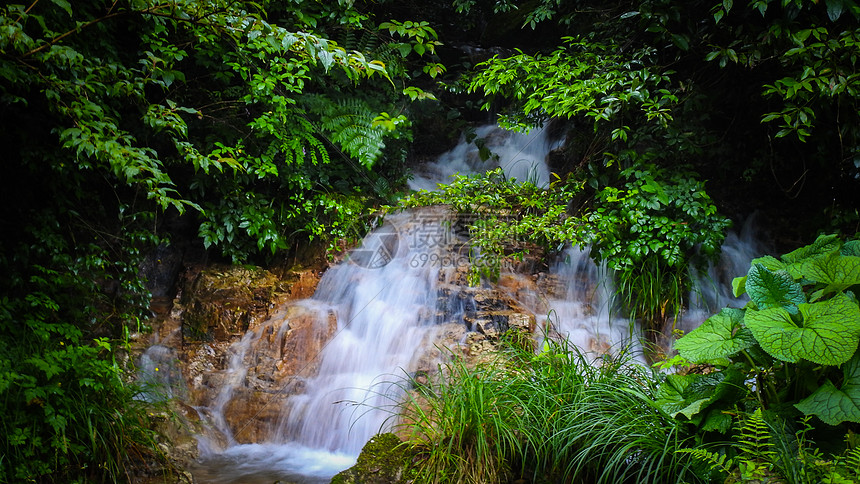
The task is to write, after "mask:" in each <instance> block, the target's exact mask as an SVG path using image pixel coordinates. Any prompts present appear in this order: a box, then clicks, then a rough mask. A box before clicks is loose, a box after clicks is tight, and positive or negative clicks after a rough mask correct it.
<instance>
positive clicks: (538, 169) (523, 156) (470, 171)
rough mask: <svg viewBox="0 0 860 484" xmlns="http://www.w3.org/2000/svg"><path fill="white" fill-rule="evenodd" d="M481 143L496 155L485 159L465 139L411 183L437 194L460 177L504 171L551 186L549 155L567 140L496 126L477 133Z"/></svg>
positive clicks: (537, 132)
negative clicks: (444, 186) (436, 191)
mask: <svg viewBox="0 0 860 484" xmlns="http://www.w3.org/2000/svg"><path fill="white" fill-rule="evenodd" d="M475 134H476V135H477V138H478V139H483V140H484V143H485V144H484V146H485V147H486V148H487V149H489V151H490V152H491V153H492V154H493V155H495V156H492V157H490V158H489V159H487V160H483V159H482V158H481V149H480V148H479V147H478V146H477V145H476V144H474V143H468V142H466V141H465V139H462V140H461V141H460V143H459V144H458V145H457V146H456V147H455V148H454V149H452V150H451V151H448V152H446V153H443V154H442V155H441V156H439V158H437V159H436V160H435V161H434V162H432V163H428V164H426V165H424V166H423V167H422V169H421V170H420V171H419V172H418V173H417V174H416V176H415V178H413V179H412V180H410V181H409V188H411V189H413V190H435V189H436V188H437V185H438V184H440V183H450V182H451V181H452V177H453V176H454V175H456V174H460V175H474V174H477V173H483V172H485V171H488V170H492V169H494V168H501V169H502V171H504V173H505V176H506V177H507V178H509V179H513V178H515V179H517V180H519V181H521V182H524V181H529V182H532V183H534V184H535V185H537V186H540V187H542V186H546V185H547V184H549V168H548V167H547V163H546V156H547V154H548V153H549V152H550V151H552V150H554V149H556V148H558V147H559V146H560V145H561V143H562V141H563V140H555V141H553V140H550V139H549V136H548V135H547V133H546V130H545V129H534V130H532V131H531V132H530V133H529V134H523V133H517V132H513V131H506V130H503V129H500V128H499V127H498V126H495V125H487V126H482V127H480V128H478V129H477V130H475Z"/></svg>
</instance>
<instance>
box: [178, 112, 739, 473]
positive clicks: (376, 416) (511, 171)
mask: <svg viewBox="0 0 860 484" xmlns="http://www.w3.org/2000/svg"><path fill="white" fill-rule="evenodd" d="M478 135H479V136H482V137H484V138H486V140H487V146H488V147H489V148H490V149H491V150H492V151H494V152H495V153H496V154H497V155H498V159H496V160H495V161H492V160H491V161H487V162H482V161H480V158H479V156H478V150H477V148H476V147H475V146H474V145H473V144H467V143H461V144H460V145H458V146H457V147H456V148H455V149H453V150H452V151H450V152H448V153H445V154H444V155H442V156H441V157H440V158H439V159H438V160H437V161H436V162H434V163H431V164H428V165H427V166H425V167H424V170H423V172H422V173H421V174H420V175H419V176H417V177H416V178H415V179H414V180H413V181H412V183H411V187H412V188H416V189H435V188H436V187H437V184H438V183H445V182H449V181H450V180H451V175H453V174H455V173H461V174H468V173H477V172H479V171H485V170H487V169H490V168H494V167H496V166H501V167H502V168H503V169H504V170H505V171H506V175H507V176H508V177H509V178H517V179H518V180H529V181H532V182H535V183H536V184H538V185H545V184H547V183H548V181H549V170H548V168H547V166H546V161H545V159H546V155H547V153H548V152H549V150H550V149H552V148H554V147H555V146H556V145H554V144H552V143H551V142H549V141H548V140H547V139H546V137H545V136H544V134H543V132H542V131H535V132H533V133H532V134H530V135H528V136H526V135H519V134H511V133H504V132H501V131H499V130H498V128H493V127H484V128H480V129H479V130H478ZM450 226H451V225H450V223H449V222H448V219H447V216H446V215H444V214H443V213H442V212H441V211H440V210H439V209H424V210H416V211H410V212H404V213H403V214H398V215H395V216H389V217H388V219H387V220H386V224H385V225H383V226H382V227H381V228H379V229H377V231H375V232H373V233H372V234H370V235H368V237H367V238H366V239H365V240H364V242H363V245H362V246H361V247H359V249H357V250H356V251H354V252H353V253H352V259H351V260H350V261H347V262H343V263H341V264H339V265H337V266H335V267H333V268H331V269H329V270H328V271H327V272H326V273H325V275H324V276H323V278H322V280H321V281H320V283H319V286H318V288H317V291H316V293H315V295H314V297H313V299H312V300H309V301H304V302H300V303H298V304H301V305H303V306H306V307H307V308H308V309H309V310H311V311H316V312H317V314H318V315H317V316H316V318H317V321H318V322H317V325H318V326H319V328H320V329H319V334H320V335H322V334H325V327H326V326H327V324H328V321H329V319H328V315H329V314H330V313H331V312H333V313H334V314H335V316H336V324H337V328H336V330H335V332H334V334H333V335H332V336H331V338H330V339H328V340H326V341H327V342H325V343H324V344H320V345H319V346H320V351H319V354H318V356H317V358H318V360H316V361H318V371H317V372H315V373H314V374H312V375H303V380H302V382H301V383H302V385H301V386H300V387H299V388H300V390H299V391H298V392H297V393H296V394H294V395H292V396H290V397H289V398H286V399H285V403H283V404H281V403H278V405H283V406H282V407H281V408H280V409H279V412H280V415H281V418H280V420H279V422H278V423H277V426H276V427H277V428H276V429H275V430H274V431H273V432H272V433H271V436H270V437H269V438H268V440H267V441H266V442H262V443H257V444H237V443H236V441H235V440H234V438H233V435H232V431H231V429H230V428H229V426H228V425H227V423H226V421H225V420H224V411H225V409H226V408H227V406H228V404H229V403H230V401H231V399H232V398H234V393H235V392H236V391H237V390H238V389H240V388H242V387H243V386H248V385H249V384H248V382H247V381H246V380H247V364H248V363H247V362H248V361H254V360H255V358H256V357H255V355H254V353H253V352H254V350H253V345H254V344H255V342H256V341H258V340H259V339H260V338H261V337H262V336H263V334H264V329H265V328H266V325H265V324H264V325H263V326H262V327H260V328H257V329H256V331H249V332H248V334H246V335H245V336H244V337H243V338H242V340H241V341H240V342H237V343H235V344H234V345H233V347H232V348H231V355H230V365H229V369H228V371H227V373H226V375H225V377H224V380H223V386H222V387H221V388H220V391H219V393H218V396H217V398H216V399H215V401H214V402H213V403H212V404H211V406H210V408H207V409H204V412H203V413H204V414H206V415H209V416H210V419H209V420H210V423H211V424H212V425H213V426H214V427H215V428H216V429H218V430H219V431H220V433H221V434H222V435H223V437H224V440H225V442H226V446H224V445H223V442H222V443H219V442H218V441H217V440H215V439H208V438H206V437H202V438H201V444H200V450H201V456H202V457H201V462H200V466H199V468H198V469H197V470H196V471H195V477H196V478H197V480H198V481H199V482H205V483H212V484H228V483H230V484H232V483H251V484H254V483H260V484H263V483H266V484H268V483H271V482H274V481H277V480H281V481H284V482H303V483H304V482H306V483H317V482H327V481H328V480H329V479H330V478H331V476H333V475H334V474H335V473H337V472H339V471H341V470H343V469H345V468H347V467H350V466H351V465H352V464H353V463H354V462H355V459H356V457H357V455H358V453H359V451H360V450H361V447H362V446H363V445H364V443H365V442H366V441H367V440H368V439H369V438H370V437H372V436H373V435H374V434H376V433H378V432H380V431H384V430H386V429H387V428H389V426H390V425H391V424H392V420H391V418H392V416H391V414H390V413H389V412H388V411H384V410H377V409H376V408H377V407H380V406H386V405H389V404H391V403H392V402H394V401H396V400H397V399H398V397H399V395H400V392H401V391H402V388H401V387H400V386H399V385H397V384H396V383H395V382H399V381H401V380H400V378H401V377H402V376H403V375H404V373H409V372H411V371H414V370H415V365H416V361H417V360H418V358H419V357H420V356H421V355H422V354H423V353H424V350H425V348H426V347H427V346H428V343H431V344H432V340H433V336H434V332H435V331H436V327H437V326H436V324H435V323H436V312H437V309H438V306H437V305H438V303H439V302H438V301H437V297H438V294H439V287H440V286H439V285H440V283H442V284H444V283H446V282H448V279H449V277H450V276H451V274H452V266H455V265H456V264H457V263H459V262H460V261H462V260H463V258H462V257H461V256H462V254H456V253H455V254H453V255H452V253H451V249H452V248H453V247H455V246H456V245H457V243H458V242H459V241H458V240H457V239H456V236H455V235H454V234H453V233H452V232H451V230H450ZM738 241H739V245H743V244H741V243H740V242H742V241H741V239H738ZM729 250H730V251H731V249H729ZM728 257H729V258H734V257H735V256H734V255H729V256H728ZM744 257H745V256H744ZM747 263H748V259H747V260H746V261H743V262H740V264H741V265H743V264H747ZM742 270H743V272H741V273H736V274H733V275H741V274H742V273H744V272H745V271H746V267H744V268H743V269H742ZM729 271H732V270H731V269H730V270H729ZM549 277H551V278H553V281H554V285H555V287H556V289H555V290H554V291H552V293H551V294H544V295H539V294H532V295H531V296H530V302H523V304H524V306H527V307H530V308H531V309H532V310H533V311H534V312H535V315H536V316H537V319H538V321H539V323H541V326H542V329H544V330H545V331H546V334H548V335H550V336H551V337H559V338H563V339H566V340H568V341H569V342H570V343H571V344H574V345H576V346H577V347H579V348H580V349H582V350H583V351H585V352H588V353H591V354H593V355H595V356H596V355H599V354H601V353H604V352H607V351H613V352H614V351H618V350H621V349H622V348H626V347H628V346H629V347H632V348H631V351H633V352H634V353H640V354H641V350H640V349H639V345H638V341H637V335H638V328H636V327H635V326H631V324H630V323H629V321H627V320H626V319H623V318H619V317H617V316H616V315H615V309H616V308H615V307H614V304H613V302H612V301H613V293H614V288H613V285H612V277H611V275H610V274H609V273H608V271H607V270H606V268H605V266H604V267H600V266H597V265H595V264H594V263H593V262H592V261H591V259H590V258H589V257H588V253H587V251H584V250H581V249H579V248H569V249H567V250H566V251H565V253H564V254H563V255H562V257H560V258H559V260H558V262H557V263H555V264H554V265H553V266H552V267H551V268H550V271H549ZM710 278H711V280H713V281H720V280H721V279H720V277H718V274H716V273H714V274H712V275H711V276H710ZM729 282H730V279H729ZM720 284H722V283H720ZM720 291H722V292H723V293H725V291H726V290H725V289H720V290H719V291H716V292H715V294H717V293H719V292H720ZM702 294H704V293H702ZM713 297H714V298H716V297H717V296H716V295H714V296H713ZM705 299H706V298H705V297H703V298H702V299H701V300H702V301H704V300H705ZM538 300H540V301H541V302H540V304H538V303H536V302H535V301H538ZM454 303H456V301H454V302H451V301H449V302H447V303H446V304H454ZM460 303H462V302H460ZM455 309H456V308H453V309H452V308H448V313H449V314H455V313H462V311H456V310H455ZM705 310H706V309H702V311H705ZM693 312H694V311H691V312H690V313H691V314H692V313H693ZM280 317H282V318H283V317H284V316H283V315H281V316H280ZM460 317H461V316H460ZM283 323H284V324H281V325H280V328H281V329H280V330H279V331H284V330H285V328H287V327H288V326H289V320H288V319H287V320H285V321H283ZM691 324H692V323H691ZM320 337H321V338H322V336H320ZM538 337H540V335H538ZM278 338H280V333H279V335H278ZM278 338H276V339H278ZM285 390H286V387H285ZM279 402H280V401H279ZM238 433H240V432H237V434H238Z"/></svg>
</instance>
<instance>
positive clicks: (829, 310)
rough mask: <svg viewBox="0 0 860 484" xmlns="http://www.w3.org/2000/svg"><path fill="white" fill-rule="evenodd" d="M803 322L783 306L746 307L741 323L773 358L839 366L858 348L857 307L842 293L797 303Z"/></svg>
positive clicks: (859, 318) (859, 312)
mask: <svg viewBox="0 0 860 484" xmlns="http://www.w3.org/2000/svg"><path fill="white" fill-rule="evenodd" d="M799 309H800V316H801V317H802V323H800V324H799V323H797V322H795V320H794V318H793V317H792V315H791V314H790V313H789V312H788V310H786V309H785V308H782V307H775V308H770V309H765V310H762V311H755V310H747V312H746V314H745V316H744V324H745V325H746V327H747V328H749V329H750V331H752V333H753V335H754V336H755V338H756V339H757V340H758V342H759V344H760V345H761V347H762V348H763V349H764V350H765V351H767V352H768V353H769V354H770V355H771V356H773V357H774V358H776V359H779V360H782V361H787V362H790V363H796V362H798V361H799V360H800V359H805V360H809V361H812V362H814V363H819V364H823V365H839V364H842V363H844V362H845V361H847V360H848V359H849V358H851V355H853V354H854V352H855V351H856V350H857V343H858V340H857V338H858V336H860V308H858V306H857V303H855V302H854V301H853V300H852V299H851V298H849V297H848V296H846V295H845V294H844V293H840V294H838V295H837V296H836V297H834V298H832V299H829V300H827V301H823V302H817V303H813V304H801V305H800V306H799Z"/></svg>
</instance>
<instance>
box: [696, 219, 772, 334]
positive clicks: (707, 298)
mask: <svg viewBox="0 0 860 484" xmlns="http://www.w3.org/2000/svg"><path fill="white" fill-rule="evenodd" d="M755 219H756V217H755V215H753V216H751V217H749V218H748V219H747V220H746V222H744V224H743V226H742V227H741V229H740V232H735V231H729V233H728V234H726V240H725V241H724V242H723V245H722V248H721V251H720V259H719V260H718V261H717V262H716V263H714V264H709V265H708V268H707V270H706V271H705V272H694V277H693V287H694V288H693V291H692V292H691V293H690V295H689V297H688V308H687V310H686V311H685V313H684V315H683V317H682V319H681V325H680V326H679V329H681V330H683V331H685V332H689V331H691V330H693V329H695V328H696V327H698V326H699V324H701V323H702V321H704V320H705V319H707V318H708V317H709V316H710V315H711V314H714V313H717V312H719V311H720V309H722V308H724V307H736V308H739V307H743V306H744V305H745V304H746V303H747V301H749V297H747V296H746V294H744V295H743V296H742V297H740V298H737V297H735V296H734V294H732V280H733V279H734V278H736V277H740V276H745V275H746V274H747V271H749V268H750V261H752V260H753V259H754V258H755V257H759V256H761V255H762V254H765V253H767V250H766V248H765V247H764V244H763V243H762V241H761V240H760V238H759V234H758V232H757V226H756V224H755Z"/></svg>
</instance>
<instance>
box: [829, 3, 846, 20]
mask: <svg viewBox="0 0 860 484" xmlns="http://www.w3.org/2000/svg"><path fill="white" fill-rule="evenodd" d="M824 3H825V5H827V17H829V18H830V21H831V22H835V21H837V20H839V17H841V16H842V12H843V10H844V9H845V0H825V1H824Z"/></svg>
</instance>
